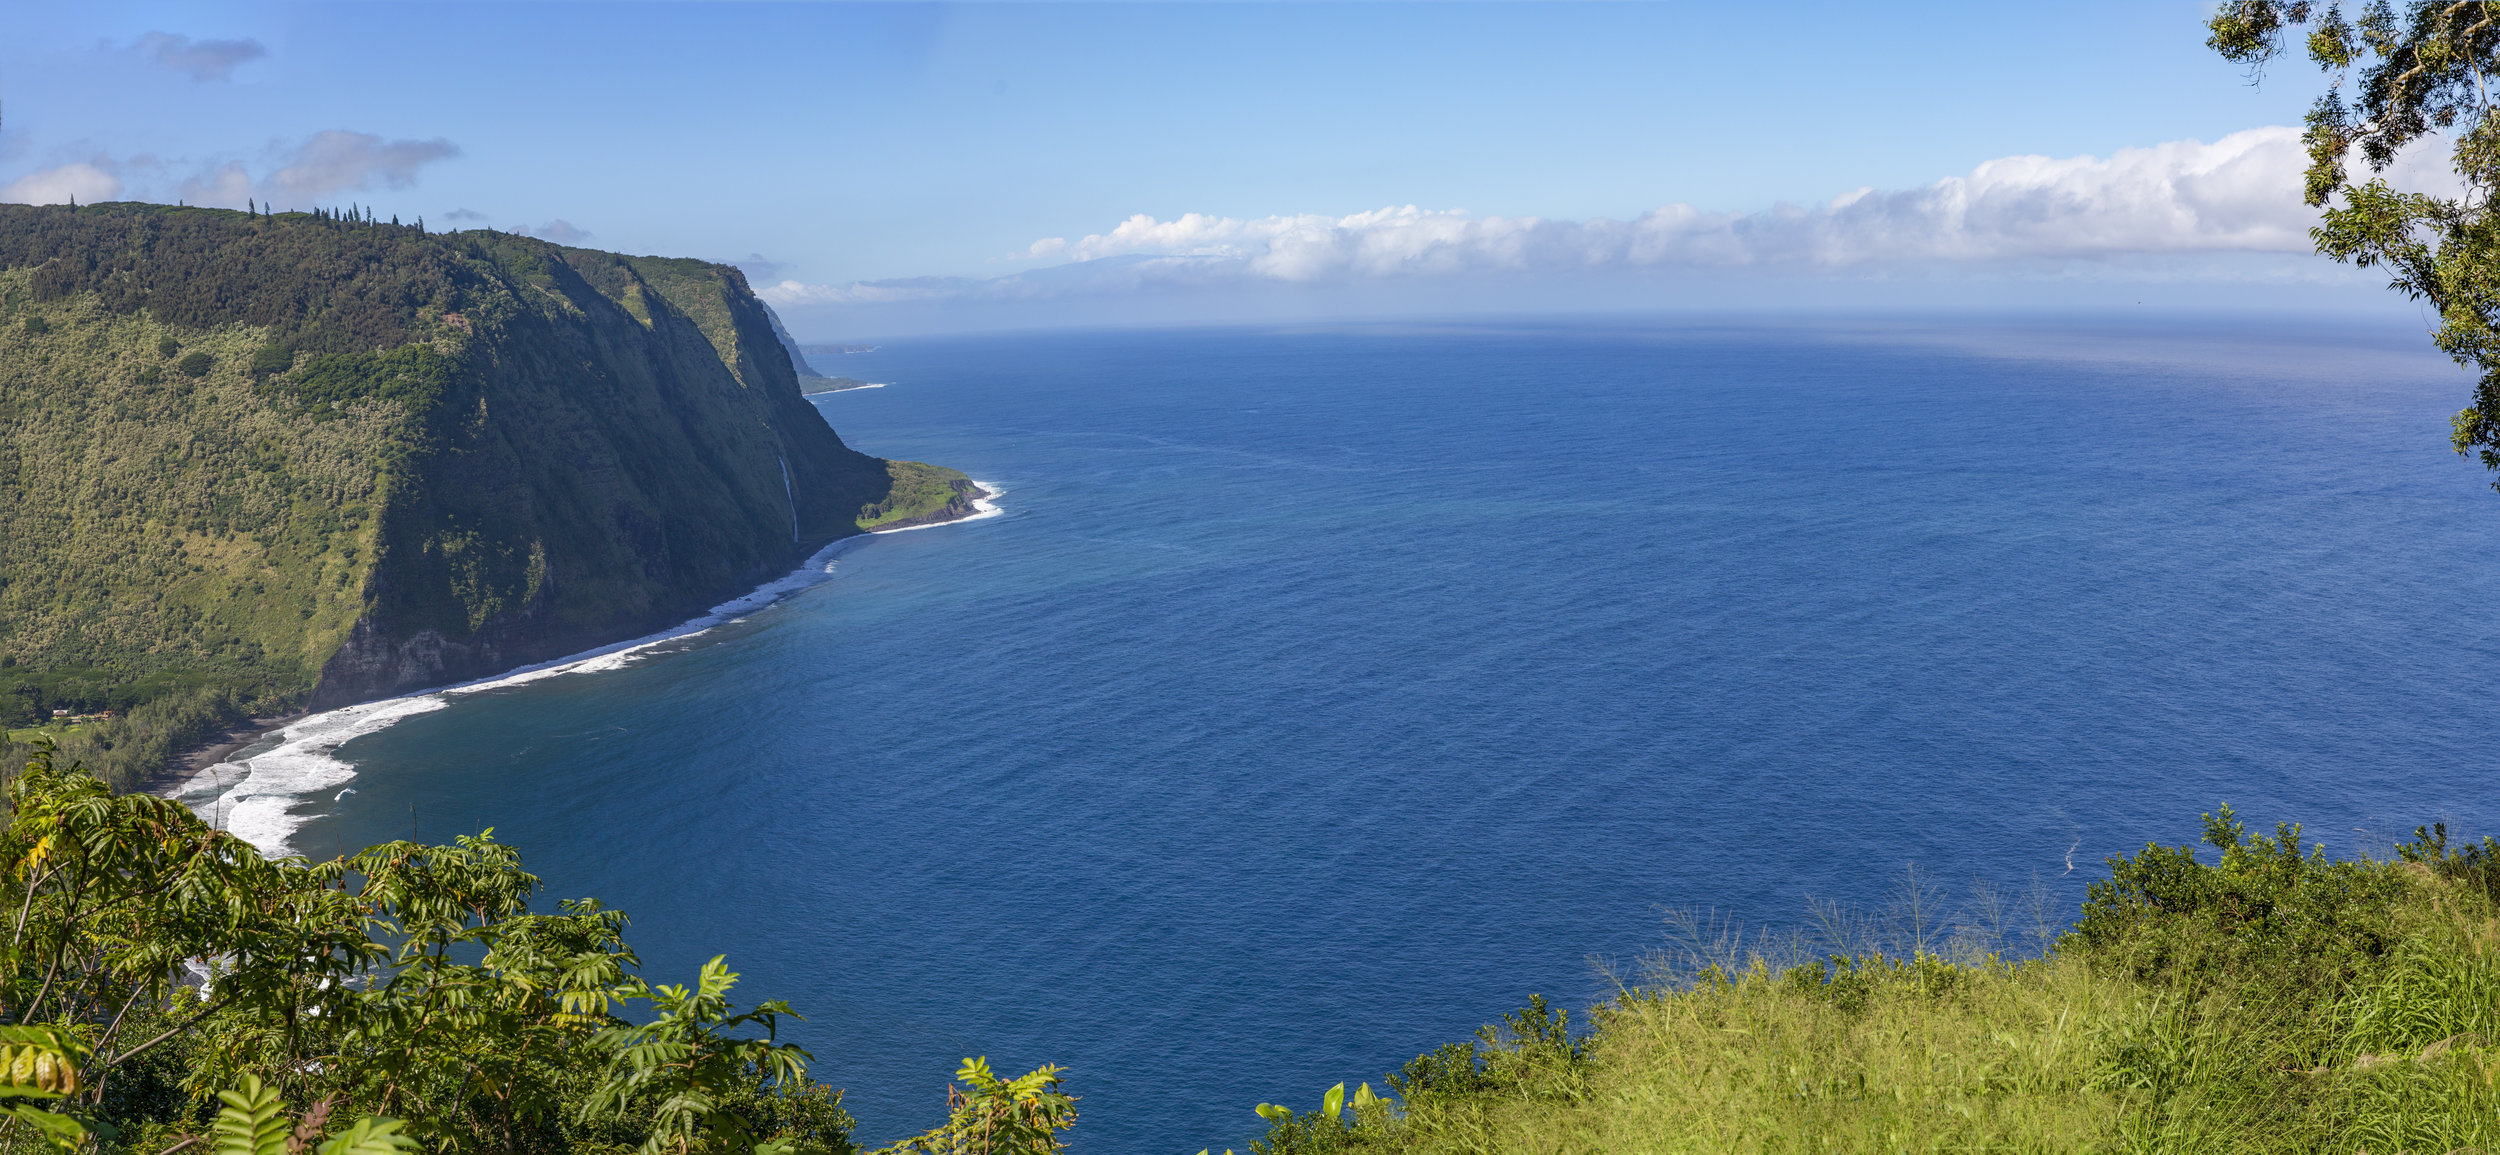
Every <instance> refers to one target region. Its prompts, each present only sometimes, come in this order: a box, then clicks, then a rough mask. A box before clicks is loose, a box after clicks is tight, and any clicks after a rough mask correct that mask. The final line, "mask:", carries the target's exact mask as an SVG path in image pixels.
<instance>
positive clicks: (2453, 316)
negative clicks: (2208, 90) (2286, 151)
mask: <svg viewBox="0 0 2500 1155" xmlns="http://www.w3.org/2000/svg"><path fill="white" fill-rule="evenodd" d="M2496 17H2500V5H2495V4H2493V3H2490V2H2489V0H2467V2H2459V3H2428V2H2422V0H2417V2H2415V3H2411V4H2407V5H2405V6H2404V11H2403V12H2402V13H2401V14H2400V13H2399V12H2398V11H2397V9H2396V7H2395V6H2393V5H2391V4H2389V3H2388V2H2387V0H2370V3H2369V4H2368V5H2366V6H2365V7H2363V8H2362V9H2361V12H2360V15H2359V16H2358V18H2354V19H2347V18H2346V17H2345V15H2344V12H2343V6H2342V5H2341V4H2339V3H2332V2H2330V3H2323V4H2321V3H2313V2H2311V0H2232V2H2230V3H2226V4H2223V5H2221V7H2220V10H2219V11H2217V12H2216V13H2215V14H2214V16H2213V18H2212V19H2211V21H2210V22H2209V23H2208V25H2207V27H2208V29H2209V30H2210V31H2211V33H2212V36H2211V38H2210V39H2209V40H2208V41H2207V44H2208V45H2209V46H2211V47H2212V48H2213V49H2214V50H2216V51H2218V52H2220V53H2221V54H2222V55H2223V56H2224V57H2225V58H2227V59H2230V60H2233V61H2236V62H2239V63H2242V64H2246V65H2248V66H2249V67H2250V68H2251V69H2252V70H2257V69H2262V68H2263V67H2264V66H2265V65H2266V64H2267V63H2268V62H2270V61H2272V60H2273V59H2275V58H2276V57H2278V56H2280V55H2282V54H2283V52H2284V51H2285V50H2286V49H2287V48H2289V47H2291V46H2292V45H2294V44H2298V45H2300V46H2301V47H2302V48H2305V49H2306V50H2307V53H2308V55H2309V58H2310V59H2311V60H2312V61H2313V62H2315V63H2316V64H2317V66H2318V67H2319V68H2320V69H2322V70H2324V71H2325V72H2326V73H2327V74H2328V75H2329V76H2330V78H2331V81H2330V83H2329V85H2328V87H2327V91H2326V92H2325V93H2324V94H2323V95H2321V96H2320V97H2319V98H2318V101H2317V103H2316V104H2315V105H2313V106H2311V108H2310V111H2309V117H2308V122H2309V129H2308V132H2307V133H2306V135H2305V137H2304V139H2305V141H2306V143H2307V144H2308V147H2309V161H2310V164H2309V173H2308V180H2307V188H2306V190H2305V195H2306V197H2307V199H2308V202H2309V203H2310V204H2312V205H2318V206H2322V207H2325V208H2326V212H2325V214H2324V219H2323V220H2322V222H2321V224H2320V226H2319V227H2318V228H2316V229H2314V230H2311V236H2312V237H2313V238H2314V239H2315V240H2316V242H2317V246H2318V251H2319V252H2321V253H2324V254H2326V255H2327V256H2330V257H2333V258H2334V259H2336V260H2338V261H2342V262H2345V263H2347V264H2352V265H2357V266H2359V267H2361V268H2365V269H2366V268H2378V269H2384V270H2385V271H2386V272H2387V273H2388V277H2389V287H2391V288H2393V289H2395V290H2396V291H2398V292H2401V293H2403V294H2405V295H2406V296H2408V297H2412V298H2414V299H2415V300H2421V301H2428V302H2429V303H2430V304H2431V306H2432V307H2433V308H2435V309H2437V310H2439V321H2440V327H2439V330H2438V332H2437V334H2436V335H2435V336H2434V337H2433V340H2434V341H2435V342H2436V343H2437V344H2438V346H2439V348H2440V349H2441V350H2443V351H2445V352H2446V353H2447V354H2448V355H2449V356H2451V357H2453V358H2455V359H2456V361H2457V363H2458V364H2460V365H2463V366H2466V367H2467V368H2470V369H2476V370H2479V371H2480V372H2481V374H2482V377H2481V380H2480V381H2479V382H2478V383H2477V384H2476V386H2475V389H2474V403H2473V404H2472V405H2469V406H2467V407H2466V408H2465V409H2463V410H2461V411H2459V412H2458V413H2457V415H2456V418H2455V421H2454V426H2453V430H2452V433H2453V442H2454V445H2455V447H2456V451H2457V453H2458V454H2460V455H2463V454H2467V453H2479V455H2480V456H2481V458H2482V462H2483V464H2484V465H2485V466H2488V467H2490V468H2491V469H2494V470H2500V215H2495V197H2500V120H2496V119H2494V117H2493V116H2492V103H2491V99H2490V95H2489V91H2488V89H2489V81H2488V80H2487V79H2486V78H2487V77H2489V76H2490V75H2491V74H2492V72H2493V71H2494V68H2495V66H2500V19H2495V18H2496ZM2356 72H2357V73H2358V75H2357V76H2356V75H2354V74H2355V73H2356ZM2348 97H2349V98H2351V101H2352V102H2351V103H2347V98H2348ZM2430 136H2437V137H2439V138H2441V139H2444V140H2446V141H2447V142H2449V145H2450V149H2451V153H2452V156H2453V158H2454V168H2455V171H2456V174H2457V176H2458V177H2459V178H2461V179H2462V181H2463V183H2464V185H2465V188H2464V189H2463V191H2462V192H2461V193H2459V194H2458V195H2456V196H2452V197H2451V196H2432V195H2428V194H2425V193H2421V192H2408V191H2405V190H2402V189H2397V188H2393V187H2391V186H2389V185H2388V183H2387V182H2386V181H2385V180H2384V179H2382V178H2379V177H2378V176H2376V175H2375V174H2377V173H2379V172H2381V171H2384V170H2385V169H2386V168H2387V166H2388V165H2389V164H2391V163H2393V162H2394V160H2395V158H2396V154H2397V153H2398V152H2399V151H2401V150H2403V149H2404V148H2405V147H2406V146H2408V145H2411V144H2414V143H2415V142H2417V141H2420V140H2422V139H2423V138H2425V137H2430ZM2355 151H2358V152H2359V153H2360V155H2361V159H2362V161H2363V163H2365V164H2367V165H2368V166H2369V168H2370V171H2371V173H2372V174H2373V175H2372V176H2371V178H2370V179H2368V180H2366V181H2363V182H2362V183H2359V184H2355V183H2353V180H2352V174H2351V173H2350V171H2349V166H2348V160H2349V158H2350V156H2351V154H2352V153H2353V152H2355ZM2492 484H2493V488H2496V489H2500V481H2495V482H2493V483H2492Z"/></svg>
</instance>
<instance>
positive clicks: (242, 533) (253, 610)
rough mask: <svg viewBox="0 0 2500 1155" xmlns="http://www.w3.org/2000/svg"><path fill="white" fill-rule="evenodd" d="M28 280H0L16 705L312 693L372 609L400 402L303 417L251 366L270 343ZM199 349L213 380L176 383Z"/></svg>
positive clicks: (0, 378) (4, 648) (1, 457)
mask: <svg viewBox="0 0 2500 1155" xmlns="http://www.w3.org/2000/svg"><path fill="white" fill-rule="evenodd" d="M27 280H28V274H27V272H26V271H25V270H22V269H20V270H10V271H7V272H0V421H4V422H5V427H6V429H7V431H8V436H7V438H6V440H5V441H0V493H4V494H5V497H6V500H0V705H6V704H8V700H10V699H14V700H15V701H16V702H17V703H20V704H22V706H23V708H24V709H25V710H31V709H32V708H33V706H35V705H36V704H38V701H40V703H41V704H44V705H49V704H50V703H52V702H56V701H57V702H64V703H81V704H88V705H92V706H107V707H116V708H123V709H127V708H128V707H130V706H131V705H134V704H135V703H136V702H138V701H140V700H144V699H148V698H153V697H157V696H160V695H161V694H162V693H163V692H165V691H167V690H170V689H179V688H187V687H196V686H210V685H214V686H231V687H233V688H235V689H237V690H240V691H243V692H246V693H265V692H274V693H282V694H292V693H300V692H301V691H303V690H304V689H306V688H308V687H309V685H310V684H311V680H312V677H313V675H314V673H315V672H316V671H318V670H319V669H320V665H321V662H322V661H323V660H324V659H325V658H326V657H327V656H328V655H329V652H330V651H331V650H333V649H336V648H337V646H338V643H339V641H340V639H341V638H343V637H344V636H345V635H346V632H347V629H348V627H349V626H350V624H352V623H353V621H354V620H355V618H356V615H357V614H358V613H359V612H360V611H361V609H362V598H363V591H364V579H365V575H366V573H367V571H368V570H369V569H370V567H371V560H372V538H373V521H372V516H371V514H372V505H373V502H374V499H375V497H376V489H377V485H378V483H379V480H380V476H381V472H382V464H381V463H382V460H383V458H384V456H385V446H386V445H387V444H388V442H389V441H390V440H391V438H392V436H393V431H394V430H395V429H396V428H397V427H398V426H399V425H400V424H401V423H402V422H403V421H404V419H405V417H406V414H405V412H404V409H403V408H402V407H401V406H399V405H398V404H397V403H395V402H388V401H365V402H359V403H356V404H352V405H347V406H343V407H341V408H340V409H338V410H335V411H333V412H332V413H331V415H330V417H329V419H326V420H320V421H311V420H303V419H299V418H296V417H293V416H291V415H289V414H287V413H285V412H283V411H281V410H278V409H276V408H273V407H272V406H270V405H268V404H266V403H265V401H264V400H263V399H262V398H261V397H259V396H257V395H256V394H255V392H254V389H253V383H252V381H251V380H250V379H249V377H247V375H246V373H245V368H246V366H247V365H248V363H249V360H250V357H251V355H252V353H253V351H254V350H256V349H257V348H258V347H260V346H261V345H262V344H264V343H265V341H266V339H267V332H266V331H265V330H263V329H261V328H258V327H255V326H249V325H227V326H221V327H219V328H216V329H212V330H207V331H200V330H177V329H173V328H169V327H167V326H164V325H160V324H158V323H156V322H155V321H154V320H153V319H152V318H150V317H149V316H148V315H147V314H145V313H136V314H114V313H109V312H106V311H104V310H103V309H101V308H99V307H98V305H97V302H96V300H95V299H94V298H93V297H92V296H82V297H75V298H70V299H66V300H58V301H52V302H43V303H37V302H34V301H31V300H29V299H28V294H27V292H26V284H27ZM165 341H174V342H176V343H177V345H178V350H177V352H176V354H175V355H173V356H167V355H166V354H164V353H163V352H161V351H160V343H161V342H165ZM201 352H205V353H207V354H209V355H210V356H211V357H212V361H211V364H210V367H209V369H208V371H207V372H206V374H205V375H203V376H201V377H199V378H197V379H193V378H190V377H188V376H186V375H185V374H184V373H183V372H182V371H181V370H180V369H179V368H177V365H178V364H179V361H180V359H181V357H183V356H188V355H191V354H194V353H201Z"/></svg>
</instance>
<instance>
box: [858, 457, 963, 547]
mask: <svg viewBox="0 0 2500 1155" xmlns="http://www.w3.org/2000/svg"><path fill="white" fill-rule="evenodd" d="M885 468H886V474H887V476H889V477H890V478H892V479H893V480H892V483H891V485H890V486H889V488H888V489H887V490H886V496H885V497H883V498H882V499H879V500H877V501H874V502H870V503H869V504H867V505H864V506H861V507H860V510H859V527H860V528H861V529H870V530H874V529H897V528H900V527H903V526H907V525H921V524H925V523H927V522H932V521H943V520H946V519H948V518H956V517H962V516H964V515H966V514H969V513H971V512H972V502H973V500H974V498H975V497H976V496H977V494H975V492H974V489H975V487H974V485H973V484H972V479H971V478H969V477H966V476H964V475H963V474H962V473H961V472H959V471H957V470H952V469H948V468H946V467H944V466H942V465H926V464H923V463H921V462H917V461H889V462H886V463H885Z"/></svg>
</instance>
